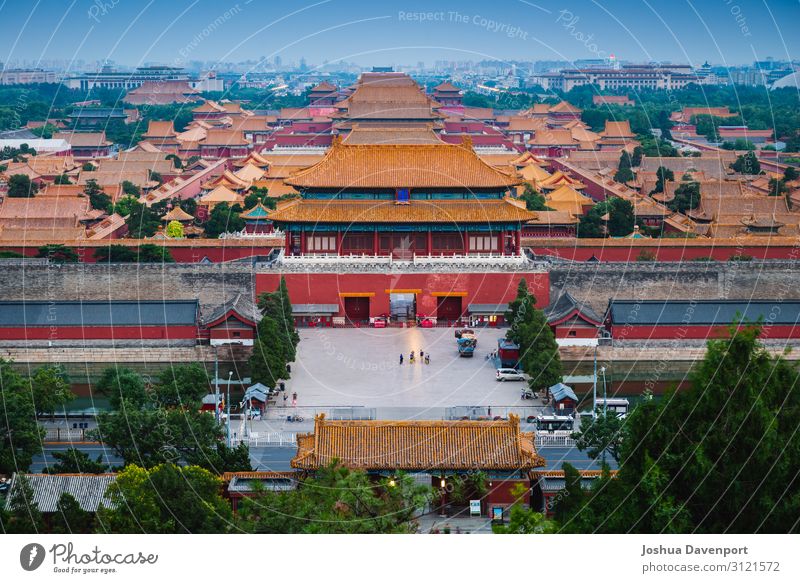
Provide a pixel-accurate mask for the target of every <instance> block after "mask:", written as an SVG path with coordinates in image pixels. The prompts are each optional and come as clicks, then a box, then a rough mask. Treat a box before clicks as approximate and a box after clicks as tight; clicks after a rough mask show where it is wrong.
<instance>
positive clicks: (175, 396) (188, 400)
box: [155, 363, 211, 409]
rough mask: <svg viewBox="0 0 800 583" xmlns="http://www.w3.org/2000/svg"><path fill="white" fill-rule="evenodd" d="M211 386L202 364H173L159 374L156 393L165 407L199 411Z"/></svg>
mask: <svg viewBox="0 0 800 583" xmlns="http://www.w3.org/2000/svg"><path fill="white" fill-rule="evenodd" d="M210 385H211V380H210V379H209V377H208V372H206V369H205V368H204V367H203V365H202V364H200V363H192V364H177V365H176V364H173V365H171V366H170V367H169V368H165V369H164V370H162V371H161V373H160V374H159V376H158V383H157V384H156V385H155V393H156V397H157V398H158V402H159V404H160V405H161V406H163V407H189V408H193V409H199V408H200V405H201V401H202V399H203V397H205V396H206V395H207V394H208V390H209V387H210Z"/></svg>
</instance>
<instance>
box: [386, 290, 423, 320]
mask: <svg viewBox="0 0 800 583" xmlns="http://www.w3.org/2000/svg"><path fill="white" fill-rule="evenodd" d="M389 313H390V314H391V316H392V318H393V319H395V320H397V321H398V322H407V321H412V320H414V319H415V318H416V317H417V296H416V294H413V293H412V294H397V293H393V294H389Z"/></svg>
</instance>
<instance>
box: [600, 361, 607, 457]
mask: <svg viewBox="0 0 800 583" xmlns="http://www.w3.org/2000/svg"><path fill="white" fill-rule="evenodd" d="M600 373H601V374H602V375H603V421H605V420H606V419H607V417H606V414H607V413H608V399H606V367H604V366H601V367H600ZM607 448H608V444H606V447H604V448H603V465H604V466H605V465H606V449H607Z"/></svg>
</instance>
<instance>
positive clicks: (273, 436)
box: [231, 431, 297, 447]
mask: <svg viewBox="0 0 800 583" xmlns="http://www.w3.org/2000/svg"><path fill="white" fill-rule="evenodd" d="M241 443H246V444H247V445H248V446H249V447H269V446H272V447H282V446H293V445H297V434H296V433H289V432H284V431H276V432H272V433H251V434H250V435H245V436H237V437H236V438H233V439H231V445H232V446H233V447H236V446H238V445H239V444H241Z"/></svg>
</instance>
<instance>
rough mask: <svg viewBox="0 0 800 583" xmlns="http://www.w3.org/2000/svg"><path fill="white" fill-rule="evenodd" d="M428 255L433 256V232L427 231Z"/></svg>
mask: <svg viewBox="0 0 800 583" xmlns="http://www.w3.org/2000/svg"><path fill="white" fill-rule="evenodd" d="M427 244H428V255H433V231H431V230H430V229H428V242H427Z"/></svg>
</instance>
